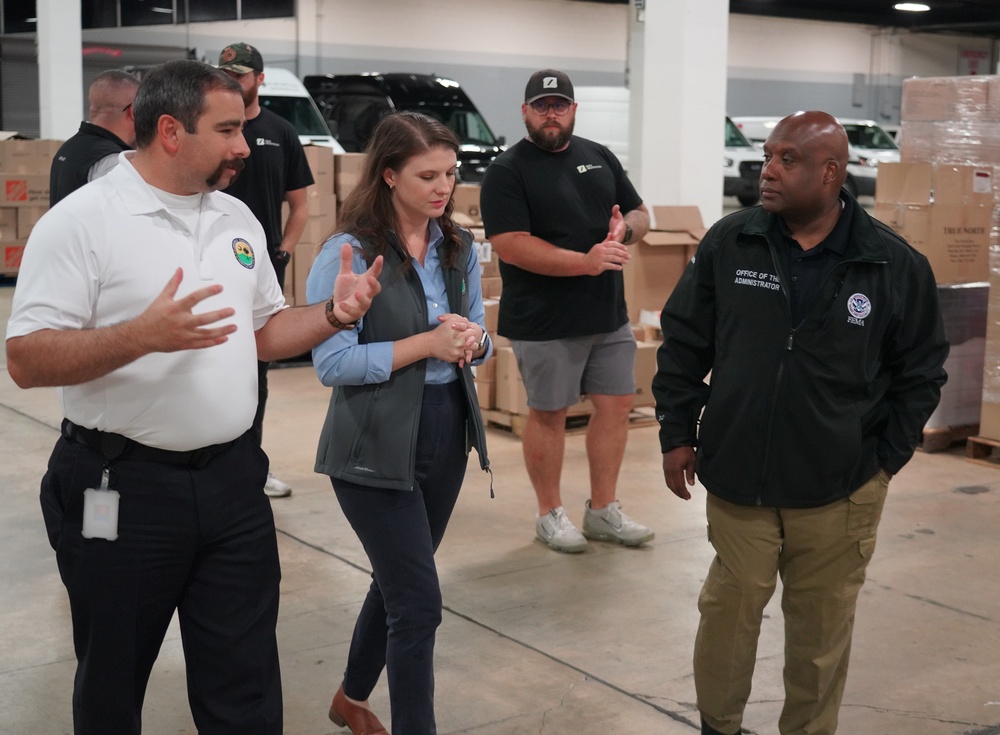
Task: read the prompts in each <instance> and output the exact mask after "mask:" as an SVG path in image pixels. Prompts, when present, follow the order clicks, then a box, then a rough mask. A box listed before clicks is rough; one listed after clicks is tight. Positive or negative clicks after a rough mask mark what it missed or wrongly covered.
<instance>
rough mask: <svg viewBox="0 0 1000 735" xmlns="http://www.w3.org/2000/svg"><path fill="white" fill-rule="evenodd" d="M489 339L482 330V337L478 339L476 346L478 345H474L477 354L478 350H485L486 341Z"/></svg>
mask: <svg viewBox="0 0 1000 735" xmlns="http://www.w3.org/2000/svg"><path fill="white" fill-rule="evenodd" d="M489 338H490V335H489V334H487V333H486V330H485V329H484V330H483V336H482V337H480V338H479V344H478V345H476V351H477V352H478V351H479V350H483V349H486V340H488V339H489Z"/></svg>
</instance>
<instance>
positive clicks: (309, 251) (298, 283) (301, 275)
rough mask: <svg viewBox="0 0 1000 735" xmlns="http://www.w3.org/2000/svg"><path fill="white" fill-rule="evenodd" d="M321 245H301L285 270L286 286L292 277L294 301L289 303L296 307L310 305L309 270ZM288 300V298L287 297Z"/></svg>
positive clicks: (331, 288) (331, 286) (331, 289)
mask: <svg viewBox="0 0 1000 735" xmlns="http://www.w3.org/2000/svg"><path fill="white" fill-rule="evenodd" d="M319 251H320V245H317V244H313V243H305V242H304V243H301V244H300V245H299V246H298V247H296V248H295V253H294V254H293V255H292V262H291V263H289V264H288V268H287V269H286V270H285V285H286V286H287V285H288V277H289V276H292V281H293V283H292V288H293V291H292V293H293V300H292V301H290V302H289V303H292V304H295V305H296V306H305V305H307V304H308V303H309V301H308V299H306V279H307V278H308V276H309V269H310V268H312V264H313V261H314V260H316V256H317V255H319ZM330 293H333V284H332V283H331V284H330ZM286 298H287V297H286Z"/></svg>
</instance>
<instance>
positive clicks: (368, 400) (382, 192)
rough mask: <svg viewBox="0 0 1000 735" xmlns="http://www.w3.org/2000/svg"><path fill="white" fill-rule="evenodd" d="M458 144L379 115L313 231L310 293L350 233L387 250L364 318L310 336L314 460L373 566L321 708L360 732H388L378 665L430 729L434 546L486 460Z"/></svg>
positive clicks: (315, 295) (404, 731)
mask: <svg viewBox="0 0 1000 735" xmlns="http://www.w3.org/2000/svg"><path fill="white" fill-rule="evenodd" d="M458 150H459V144H458V140H457V139H456V138H455V136H454V134H453V133H452V132H451V131H450V130H448V128H446V127H445V126H444V125H442V124H441V123H439V122H438V121H436V120H434V119H433V118H430V117H428V116H426V115H422V114H419V113H410V112H404V113H399V114H394V115H390V116H389V117H387V118H385V119H384V120H382V122H380V123H379V124H378V126H377V127H376V128H375V131H374V133H373V135H372V137H371V140H370V141H369V143H368V148H367V150H366V154H367V155H366V160H365V165H364V171H363V173H362V178H361V182H360V183H359V184H358V186H357V188H356V189H355V190H354V191H353V192H352V193H351V194H350V195H349V196H348V198H347V200H346V201H345V202H344V204H343V207H342V214H341V222H342V226H343V231H342V232H340V233H338V234H336V235H334V236H333V237H331V238H330V239H329V240H327V242H326V243H325V244H324V245H323V249H322V251H321V252H320V254H319V256H318V257H317V259H316V262H315V263H314V264H313V266H312V270H311V271H310V273H309V280H308V282H307V288H306V294H307V297H308V299H309V301H310V302H312V301H313V300H314V299H316V300H317V301H322V300H325V299H329V295H330V292H331V291H330V289H331V288H332V286H333V282H334V279H335V278H336V276H337V269H338V267H339V264H340V247H341V245H342V244H343V243H345V242H346V243H350V244H351V245H352V247H353V248H354V260H353V269H354V270H355V271H357V272H359V273H363V272H364V271H365V270H367V268H368V266H367V265H366V264H367V263H369V262H371V261H372V260H373V259H374V258H375V257H377V256H379V255H381V256H383V259H384V265H383V269H382V275H381V278H380V281H381V284H382V291H381V293H380V294H379V297H378V298H377V299H375V301H373V303H372V307H371V309H370V310H369V311H368V313H367V314H366V315H365V317H364V319H362V320H361V321H360V322H357V323H344V322H342V321H341V319H340V317H339V316H338V315H337V314H336V313H333V314H328V315H327V316H328V318H330V320H331V323H335V324H340V326H341V328H342V329H343V330H344V331H343V332H342V334H340V335H337V336H336V337H334V338H331V339H329V340H327V341H326V342H324V343H323V344H321V345H319V346H318V347H317V348H316V349H315V350H313V364H314V365H315V368H316V372H317V374H318V375H319V378H320V380H321V381H322V382H323V384H324V385H328V386H332V387H333V389H334V390H333V396H332V397H331V400H330V408H329V410H328V412H327V416H326V422H325V423H324V425H323V431H322V434H321V436H320V443H319V451H318V456H317V459H316V471H317V472H321V473H324V474H327V475H330V479H331V481H332V483H333V489H334V491H335V492H336V495H337V500H338V501H339V503H340V506H341V508H342V509H343V511H344V515H345V516H346V517H347V519H348V521H349V522H350V524H351V526H352V527H353V528H354V531H355V532H356V533H357V535H358V538H359V539H360V540H361V543H362V545H363V546H364V548H365V552H366V553H367V554H368V559H369V561H370V562H371V565H372V570H373V572H372V580H373V581H372V584H371V587H370V589H369V591H368V596H367V598H366V599H365V602H364V605H363V606H362V609H361V613H360V615H359V616H358V621H357V624H356V626H355V629H354V637H353V639H352V641H351V648H350V653H349V654H348V660H347V667H346V669H345V672H344V680H343V683H342V684H341V685H340V688H339V689H338V690H337V692H336V694H335V695H334V697H333V703H332V704H331V706H330V719H331V720H332V721H333V722H334V723H335V724H337V725H340V726H341V727H345V726H346V727H349V728H350V729H351V732H352V733H354V734H355V735H361V734H362V733H363V734H364V735H376V734H377V733H384V732H385V728H384V727H383V726H382V724H381V723H380V722H379V721H378V719H377V718H376V717H375V715H374V714H373V713H372V712H371V710H370V709H369V707H368V702H367V700H368V696H369V694H370V693H371V691H372V689H374V687H375V684H376V683H377V682H378V679H379V676H380V675H381V673H382V669H383V668H384V669H386V672H387V678H388V685H389V701H390V706H391V708H392V732H393V733H394V734H395V735H417V734H419V735H433V733H435V732H436V727H435V722H434V668H433V657H434V636H435V632H436V629H437V627H438V625H439V624H440V622H441V605H442V603H441V589H440V585H439V583H438V577H437V569H436V567H435V565H434V551H435V550H436V549H437V547H438V544H440V543H441V538H442V537H443V536H444V532H445V528H446V527H447V525H448V518H449V517H450V516H451V512H452V509H453V508H454V506H455V502H456V500H457V499H458V492H459V490H460V489H461V485H462V481H463V479H464V477H465V469H466V463H467V460H468V455H469V449H470V448H471V447H473V446H474V447H475V448H476V450H477V452H478V454H479V463H480V466H481V467H482V469H484V470H487V471H488V470H489V460H488V459H487V456H486V441H485V436H484V432H483V422H482V417H481V415H480V413H479V404H478V401H477V398H476V391H475V386H474V385H473V382H472V370H471V366H474V365H478V364H480V363H481V362H483V361H484V360H486V359H487V358H488V357H489V356H490V353H491V352H492V345H491V343H490V339H489V337H488V335H487V334H486V330H485V328H484V326H483V322H484V318H485V312H484V309H483V299H482V287H481V284H480V277H479V276H480V270H479V259H478V255H477V251H476V248H474V247H473V246H472V236H471V234H470V233H469V232H468V231H466V230H463V229H461V228H459V227H458V226H457V225H456V224H455V223H454V222H452V220H451V212H452V207H453V205H452V200H451V195H452V191H453V190H454V187H455V169H456V166H457V156H458Z"/></svg>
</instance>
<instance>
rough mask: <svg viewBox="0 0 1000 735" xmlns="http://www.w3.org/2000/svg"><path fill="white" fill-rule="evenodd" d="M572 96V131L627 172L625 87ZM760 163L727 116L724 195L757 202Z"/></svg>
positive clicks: (580, 89)
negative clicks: (608, 151)
mask: <svg viewBox="0 0 1000 735" xmlns="http://www.w3.org/2000/svg"><path fill="white" fill-rule="evenodd" d="M574 96H575V97H576V102H577V104H578V105H579V107H578V108H577V111H576V126H575V128H574V130H573V132H574V133H575V134H576V135H579V136H580V137H582V138H589V139H590V140H594V141H597V142H598V143H601V144H603V145H605V146H607V147H608V148H609V149H611V152H612V153H614V154H615V155H616V156H618V160H619V161H621V164H622V166H623V167H624V168H625V170H626V171H627V170H628V161H629V155H628V106H629V90H628V88H626V87H576V88H575V90H574ZM763 162H764V156H763V154H762V153H761V152H760V149H759V148H755V147H754V146H752V145H751V144H750V143H749V142H747V140H746V139H745V138H743V136H742V135H741V134H740V131H739V130H737V129H736V126H734V125H733V124H732V123H731V122H730V120H729V118H728V117H727V118H726V138H725V143H724V150H723V152H722V194H723V196H727V197H728V196H734V197H736V198H737V199H739V202H740V204H742V205H744V206H750V205H751V204H754V203H756V202H757V199H758V198H759V196H760V188H759V184H760V167H761V164H762V163H763ZM708 165H711V161H709V163H708Z"/></svg>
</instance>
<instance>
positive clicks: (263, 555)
mask: <svg viewBox="0 0 1000 735" xmlns="http://www.w3.org/2000/svg"><path fill="white" fill-rule="evenodd" d="M103 466H104V459H103V457H102V456H101V454H100V453H98V452H96V451H94V450H92V449H89V448H87V447H84V446H83V445H81V444H77V443H75V442H73V441H70V440H68V439H65V438H60V439H59V441H58V443H57V444H56V447H55V449H54V450H53V452H52V456H51V458H50V460H49V469H48V472H47V473H46V475H45V477H44V478H43V480H42V487H41V504H42V513H43V515H44V517H45V525H46V528H47V530H48V534H49V541H50V543H51V544H52V547H53V548H54V549H55V551H56V560H57V561H58V564H59V573H60V575H61V577H62V580H63V584H65V585H66V590H67V592H68V593H69V601H70V610H71V614H72V619H73V642H74V646H75V649H76V657H77V670H76V681H75V686H74V690H73V723H74V732H75V733H76V734H77V735H108V733H115V735H124V734H126V733H128V734H135V733H139V732H140V730H141V717H142V703H143V698H144V696H145V692H146V684H147V681H148V680H149V674H150V670H151V669H152V667H153V662H154V661H155V660H156V656H157V654H158V652H159V649H160V644H161V643H162V641H163V636H164V634H165V633H166V630H167V626H168V625H169V623H170V619H171V617H172V616H173V613H174V611H175V610H177V611H178V614H179V619H180V628H181V639H182V643H183V646H184V657H185V661H186V669H187V685H188V698H189V701H190V703H191V711H192V714H193V716H194V721H195V724H196V726H197V728H198V732H199V733H200V735H223V734H225V735H236V734H237V733H239V734H240V735H246V734H251V733H252V734H254V735H265V734H266V735H277V734H278V733H281V731H282V704H281V681H280V676H279V671H278V651H277V642H276V638H275V625H276V623H277V617H278V582H279V579H280V576H281V573H280V570H279V566H278V548H277V542H276V538H275V532H274V517H273V515H272V514H271V507H270V503H269V502H268V500H267V497H266V496H265V495H264V493H262V492H261V488H262V487H263V485H264V480H265V479H266V475H267V457H265V456H264V453H263V452H262V451H261V450H260V448H259V447H257V445H256V444H255V443H254V442H253V440H252V439H251V438H250V436H249V435H248V434H247V435H244V436H243V437H241V438H240V439H238V440H237V441H236V442H235V443H234V444H233V445H232V446H231V447H230V448H229V449H228V450H226V451H225V452H223V453H222V454H220V455H218V456H217V457H215V458H214V459H213V460H212V461H211V462H210V463H209V464H208V465H207V466H205V467H201V468H197V469H195V468H189V467H181V466H173V465H165V464H159V463H152V462H143V461H133V460H127V459H125V460H119V461H116V462H114V463H113V464H112V474H111V476H112V482H111V487H112V488H113V489H116V490H118V491H119V493H120V494H121V501H120V510H119V524H118V534H119V535H118V539H117V540H115V541H106V540H102V539H85V538H83V536H82V535H81V523H82V513H83V491H84V489H86V488H88V487H99V483H100V480H101V471H102V468H103Z"/></svg>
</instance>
